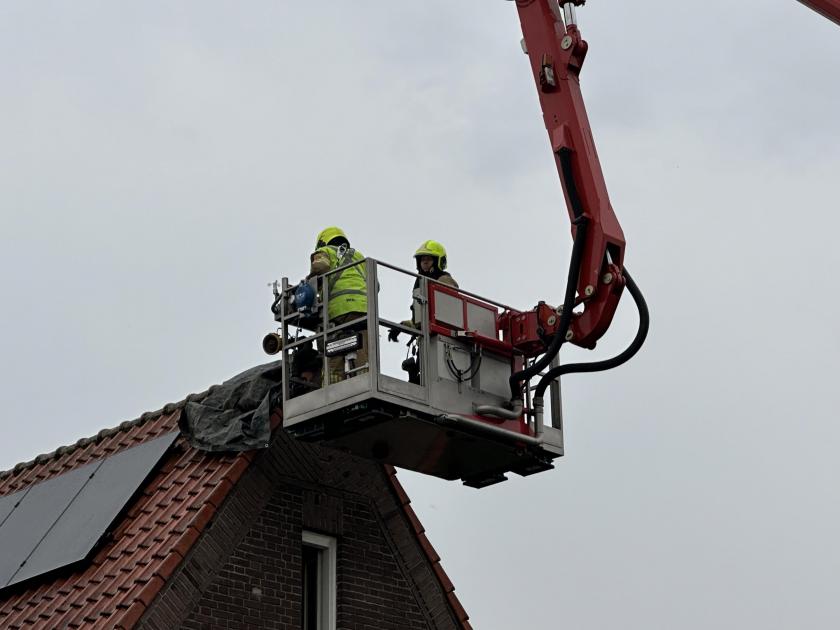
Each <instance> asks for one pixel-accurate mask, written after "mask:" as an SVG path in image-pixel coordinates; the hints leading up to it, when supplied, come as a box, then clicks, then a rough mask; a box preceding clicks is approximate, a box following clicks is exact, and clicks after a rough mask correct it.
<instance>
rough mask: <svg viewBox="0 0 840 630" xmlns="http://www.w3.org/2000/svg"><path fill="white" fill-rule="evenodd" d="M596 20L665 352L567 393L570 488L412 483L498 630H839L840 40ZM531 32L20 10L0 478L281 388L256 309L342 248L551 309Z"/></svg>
mask: <svg viewBox="0 0 840 630" xmlns="http://www.w3.org/2000/svg"><path fill="white" fill-rule="evenodd" d="M579 17H580V21H581V27H582V30H583V33H584V36H585V37H586V39H587V40H588V41H589V43H590V47H591V49H590V54H589V57H588V59H587V63H586V66H585V67H584V74H583V77H582V84H583V88H584V94H585V96H586V98H587V105H588V108H589V113H590V118H591V121H592V125H593V129H594V133H595V138H596V141H597V143H598V148H599V153H600V156H601V160H602V162H603V166H604V171H605V174H606V177H607V182H608V184H609V186H610V191H611V197H612V201H613V205H614V207H615V209H616V212H617V214H618V216H619V218H620V219H621V221H622V224H623V226H624V229H625V233H626V235H627V238H628V249H627V259H626V262H627V265H628V268H630V269H631V270H632V271H633V274H634V277H635V278H636V280H637V281H638V283H639V285H640V286H641V288H642V290H643V291H644V292H645V295H646V297H647V299H648V301H649V303H650V306H651V312H652V317H653V322H652V329H651V335H650V338H649V341H648V343H647V345H646V346H645V348H644V350H643V352H642V353H641V354H640V355H639V356H638V357H637V358H636V359H634V360H633V362H631V363H630V364H628V365H627V366H625V367H623V368H620V369H618V370H615V371H613V372H610V373H606V374H598V375H581V376H573V377H569V378H568V379H566V380H565V381H564V383H563V387H564V412H565V418H566V452H567V455H566V457H564V458H562V459H561V460H559V462H558V464H557V468H556V470H554V471H551V472H549V473H544V474H541V475H537V476H535V477H531V478H528V479H520V478H514V479H512V480H511V481H508V482H506V483H504V484H501V485H499V486H496V487H492V488H489V489H486V490H484V491H481V492H475V491H473V490H470V489H466V488H461V487H460V486H458V485H457V484H454V483H452V484H447V483H445V482H441V481H438V480H434V479H425V478H421V477H420V476H418V475H414V474H411V473H408V472H403V473H401V474H400V478H401V479H402V481H403V483H404V484H405V485H406V486H407V489H408V491H409V494H410V495H411V496H412V498H413V500H414V507H415V508H416V509H417V511H418V513H419V515H420V518H421V520H422V521H423V523H424V524H425V526H426V528H427V532H428V534H429V536H430V538H431V540H432V541H433V543H434V544H435V546H436V548H437V550H438V551H439V553H440V554H441V556H442V557H443V563H444V566H445V567H446V569H447V571H448V572H449V574H450V576H451V577H452V579H453V581H454V583H455V586H456V589H457V593H458V595H459V597H460V598H461V600H462V601H463V603H464V605H465V607H466V609H467V611H468V612H469V613H470V615H471V617H472V620H473V622H474V624H473V625H474V626H475V627H476V628H480V629H481V630H509V629H513V628H558V627H563V628H574V629H584V630H587V629H600V628H639V629H645V630H649V629H658V628H662V629H672V628H681V629H694V628H697V629H699V628H707V627H715V628H763V629H782V628H792V627H809V628H831V627H838V626H840V593H838V584H837V576H838V574H840V548H838V543H837V532H838V531H840V500H839V497H838V480H840V460H838V457H837V452H838V448H840V423H838V417H837V416H838V411H837V410H838V408H840V391H838V386H837V373H838V365H837V363H838V356H840V330H839V329H838V326H837V321H838V317H839V316H840V301H838V299H837V297H836V296H835V295H834V287H835V285H836V282H835V280H834V279H833V271H832V270H833V269H835V268H837V267H838V264H840V253H838V252H839V251H840V250H838V248H837V246H836V243H835V241H836V236H835V235H836V233H837V232H838V230H840V218H838V214H837V210H838V196H840V195H838V173H840V116H838V112H840V81H838V77H840V30H838V28H837V26H835V25H833V24H832V23H830V22H828V21H827V20H825V19H822V18H820V16H818V15H816V14H815V13H813V12H811V11H808V10H807V9H805V8H804V7H803V6H801V5H800V4H799V3H797V2H794V1H793V0H774V1H772V2H771V1H768V0H752V1H744V2H739V3H731V2H722V1H719V0H713V1H712V2H707V3H704V4H703V5H702V6H694V5H692V6H689V5H686V4H685V3H675V2H670V3H666V2H651V1H648V0H639V1H638V2H633V3H629V2H622V3H615V2H613V3H607V2H590V3H588V4H587V6H586V7H584V8H583V9H581V10H580V11H579ZM519 37H520V31H519V25H518V21H517V18H516V15H515V9H514V7H513V5H512V3H508V2H502V1H501V0H496V1H488V0H457V1H451V0H450V1H444V0H427V1H425V2H415V3H393V2H384V1H381V0H376V1H374V0H367V1H365V2H354V3H351V2H337V1H335V2H319V3H303V2H287V1H279V2H273V3H272V2H260V1H254V2H249V3H233V2H194V1H190V2H180V3H170V2H144V3H140V4H137V3H125V2H81V3H80V2H75V3H69V2H44V3H38V4H36V3H30V2H27V3H24V2H8V1H7V2H0V101H2V103H3V115H2V116H1V117H0V280H2V287H3V300H2V303H3V308H2V309H0V330H2V337H0V356H2V357H3V361H2V363H0V383H2V385H0V406H1V407H2V409H3V413H2V419H1V420H0V422H2V424H3V435H4V436H5V439H3V440H2V443H0V469H6V468H9V467H11V466H13V465H14V464H15V463H16V462H19V461H24V460H28V459H31V458H33V457H34V456H35V455H36V454H38V453H41V452H46V451H50V450H52V449H54V448H56V447H57V446H59V445H62V444H69V443H72V442H74V441H75V440H77V439H78V438H80V437H83V436H88V435H92V434H94V433H95V432H96V431H98V430H99V429H101V428H103V427H109V426H114V425H116V424H117V423H118V422H120V421H121V420H124V419H130V418H134V417H137V416H139V415H140V414H141V413H142V412H143V411H147V410H153V409H157V408H160V407H161V406H162V405H163V404H164V403H166V402H169V401H175V400H180V399H182V398H183V397H184V396H185V395H186V394H187V393H189V392H192V391H201V390H204V389H205V388H206V387H207V386H209V385H210V384H213V383H217V382H220V381H222V380H224V379H226V378H228V377H229V376H232V375H233V374H235V373H238V372H240V371H242V370H243V369H246V368H248V367H250V366H252V365H254V364H257V363H261V362H264V361H265V360H266V357H265V355H263V354H262V353H261V350H260V346H259V342H260V339H261V337H262V335H263V334H264V333H265V332H267V331H268V330H271V329H272V321H271V317H270V313H269V312H268V310H267V307H268V303H269V302H270V293H269V290H268V289H267V287H266V286H265V285H266V283H267V282H268V281H270V280H272V279H274V278H276V277H280V276H282V275H288V276H289V277H291V278H292V279H293V280H294V279H297V278H299V277H301V276H302V275H303V274H304V273H305V268H306V260H307V257H308V254H309V250H310V249H311V247H312V244H313V241H314V237H315V234H316V233H317V232H318V230H319V229H320V228H322V227H324V226H326V225H330V224H334V223H337V224H340V225H342V226H343V227H344V228H345V229H346V230H347V231H348V232H349V234H350V236H351V239H352V240H353V242H354V245H356V246H357V247H358V248H359V249H361V250H362V251H363V252H365V253H366V254H369V255H371V256H375V257H377V258H380V259H383V260H387V261H390V262H393V263H397V264H403V265H405V266H410V265H411V258H410V255H411V252H413V250H414V248H415V247H416V246H417V244H418V243H419V242H420V241H422V240H424V239H426V238H435V239H439V240H441V241H443V242H444V243H445V244H446V246H447V248H448V249H449V253H450V262H451V267H452V271H453V273H454V275H455V276H456V277H457V279H458V280H459V282H460V283H461V285H462V286H464V287H465V288H468V289H470V290H473V291H475V292H477V293H480V294H483V295H487V296H488V297H493V298H495V299H498V300H500V301H503V302H506V303H509V304H513V305H517V306H520V307H523V308H525V307H530V306H532V305H533V304H534V303H535V302H536V301H537V300H539V299H545V300H548V301H549V302H555V303H556V302H558V301H560V299H561V293H562V288H563V286H562V284H563V280H564V277H565V271H566V265H567V261H568V254H569V249H570V244H571V239H570V237H569V230H568V220H567V218H566V212H565V209H564V208H563V206H562V196H561V194H560V191H559V185H558V181H557V176H556V173H555V172H554V166H553V162H552V159H551V154H550V151H549V148H548V141H547V138H546V135H545V131H544V129H543V127H542V121H541V117H540V114H539V106H538V103H537V99H536V95H535V91H534V87H533V85H532V81H531V78H530V75H529V71H528V66H527V59H526V58H525V57H524V55H522V53H521V51H520V49H519ZM400 299H401V300H402V302H404V301H405V299H404V297H401V298H400ZM402 302H400V301H399V300H397V302H395V303H396V304H397V305H398V306H400V307H401V306H402ZM635 321H636V320H635V314H634V312H633V309H632V307H631V304H630V302H629V300H628V301H627V303H626V304H623V306H622V308H621V311H620V314H619V317H618V318H617V321H616V323H615V325H614V327H613V329H612V330H611V331H610V334H609V336H608V338H606V339H605V340H604V341H603V343H602V344H601V346H599V348H598V350H597V351H596V352H595V353H589V354H587V353H583V352H582V351H579V352H575V351H571V352H569V353H568V355H567V357H568V358H574V357H577V358H580V357H586V358H587V359H589V358H594V357H604V356H607V355H609V354H610V353H611V352H614V351H617V350H619V349H620V348H622V347H623V345H624V344H625V343H626V342H627V340H629V338H630V337H631V336H632V334H633V330H634V326H635ZM564 352H565V350H564ZM590 355H591V356H590Z"/></svg>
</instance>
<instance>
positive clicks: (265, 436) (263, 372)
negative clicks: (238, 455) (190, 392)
mask: <svg viewBox="0 0 840 630" xmlns="http://www.w3.org/2000/svg"><path fill="white" fill-rule="evenodd" d="M281 374H282V361H275V362H273V363H266V364H265V365H259V366H257V367H255V368H251V369H250V370H247V371H246V372H243V373H242V374H239V375H238V376H234V377H233V378H232V379H229V380H227V381H225V382H224V383H222V384H221V385H218V386H216V387H214V388H211V392H210V394H209V395H208V396H207V397H206V398H204V399H202V400H201V401H200V402H188V403H187V404H186V405H185V406H184V410H183V412H182V413H181V418H180V420H179V421H178V424H179V426H180V429H181V433H183V434H184V436H186V438H187V440H188V441H189V443H190V444H191V445H192V446H193V447H195V448H197V449H200V450H202V451H249V450H251V449H255V448H266V447H268V443H269V438H270V437H271V426H270V424H269V417H270V415H271V411H272V409H274V408H275V407H277V406H278V405H279V404H280V402H281V400H282V396H281Z"/></svg>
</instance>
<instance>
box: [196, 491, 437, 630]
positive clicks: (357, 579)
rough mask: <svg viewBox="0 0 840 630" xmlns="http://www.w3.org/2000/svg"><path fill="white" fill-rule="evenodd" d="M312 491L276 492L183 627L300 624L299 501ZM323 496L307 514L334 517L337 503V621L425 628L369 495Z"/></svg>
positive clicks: (364, 626) (258, 629)
mask: <svg viewBox="0 0 840 630" xmlns="http://www.w3.org/2000/svg"><path fill="white" fill-rule="evenodd" d="M313 494H314V493H313V492H312V491H309V492H305V491H304V489H302V488H299V487H295V486H293V485H291V484H284V485H283V486H282V487H280V488H278V489H277V490H276V491H275V492H274V494H273V495H272V497H271V499H270V500H269V502H268V504H267V505H266V506H265V508H264V509H263V511H262V513H261V514H260V516H259V517H258V518H257V520H256V521H255V522H254V524H253V527H252V528H251V530H250V531H249V532H248V533H247V534H246V536H245V538H244V540H242V542H241V543H240V544H239V545H238V546H237V547H236V549H235V550H234V551H233V553H232V554H231V555H230V557H229V559H228V561H227V563H226V564H225V565H224V567H223V568H222V569H221V571H220V572H219V573H218V574H217V577H216V578H215V579H214V580H213V581H212V582H211V583H210V585H209V586H208V587H207V589H206V590H205V591H204V596H203V597H202V598H201V600H200V601H199V602H198V605H197V606H196V607H195V609H194V610H193V612H192V614H191V615H190V617H189V618H188V619H187V621H186V622H185V623H184V624H183V626H182V627H183V628H184V629H185V630H210V629H215V628H249V629H251V628H252V629H254V630H262V629H266V630H267V629H269V628H272V629H276V628H283V629H286V628H288V629H292V628H299V627H300V618H301V586H300V584H301V569H300V568H301V531H302V529H303V504H304V496H305V495H306V496H307V497H309V498H310V499H311V498H312V497H313ZM328 498H329V501H325V502H324V503H325V504H326V507H325V509H324V510H323V512H324V513H318V512H319V511H318V510H317V508H315V509H313V508H312V507H310V510H309V514H308V519H307V520H309V519H312V520H320V521H322V522H325V521H332V522H333V523H335V522H336V521H335V518H334V516H335V507H336V506H337V505H339V506H340V510H341V511H340V516H341V520H340V522H341V523H342V527H341V528H342V529H343V533H342V534H341V535H339V536H336V538H337V539H338V553H337V556H338V557H337V609H338V610H337V612H338V624H337V626H338V627H339V628H347V629H350V628H352V629H354V630H383V629H386V628H394V629H405V630H426V628H428V627H429V626H428V625H427V623H426V621H425V619H424V617H423V614H422V613H421V611H420V607H419V605H418V603H417V601H416V599H415V597H414V595H413V593H412V590H411V587H410V585H409V583H408V582H407V580H406V579H405V577H404V576H403V575H402V573H401V571H400V568H399V566H398V565H397V562H396V560H395V559H394V556H393V553H392V551H391V548H390V547H389V545H388V542H387V540H386V539H385V536H384V534H383V531H382V528H381V527H380V524H379V522H378V520H377V518H376V516H375V513H374V511H373V510H372V508H371V505H370V503H369V502H368V501H365V500H360V499H354V498H343V500H340V501H336V497H328ZM333 529H335V528H333ZM322 532H323V530H322ZM324 533H328V534H330V535H336V534H337V532H335V531H326V532H324Z"/></svg>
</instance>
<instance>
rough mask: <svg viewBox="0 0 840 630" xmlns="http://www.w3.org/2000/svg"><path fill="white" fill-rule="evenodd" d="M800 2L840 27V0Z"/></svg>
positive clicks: (806, 0) (802, 0)
mask: <svg viewBox="0 0 840 630" xmlns="http://www.w3.org/2000/svg"><path fill="white" fill-rule="evenodd" d="M799 2H801V3H802V4H804V5H805V6H806V7H810V8H812V9H813V10H814V11H816V12H817V13H819V14H820V15H824V16H825V17H827V18H828V19H829V20H831V21H832V22H834V23H835V24H838V25H840V0H799Z"/></svg>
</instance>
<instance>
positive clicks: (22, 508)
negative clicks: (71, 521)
mask: <svg viewBox="0 0 840 630" xmlns="http://www.w3.org/2000/svg"><path fill="white" fill-rule="evenodd" d="M101 463H102V462H95V463H93V464H87V465H86V466H82V467H81V468H77V469H75V470H71V471H70V472H67V473H65V474H63V475H59V476H58V477H53V478H52V479H49V480H47V481H44V482H42V483H39V484H37V485H34V486H32V487H30V488H29V489H28V492H26V491H23V492H26V496H25V497H23V500H22V501H21V502H20V505H18V506H17V508H16V509H15V510H14V511H13V512H12V513H11V514H10V515H9V518H8V519H6V522H5V523H3V527H0V549H2V550H3V553H2V554H0V585H2V586H6V585H8V584H10V583H11V582H12V576H14V574H15V573H16V572H17V570H18V569H19V568H20V566H21V565H22V564H23V563H24V562H25V561H26V558H27V556H28V555H29V554H30V553H31V552H32V550H33V549H35V547H37V546H38V543H40V542H41V539H42V538H43V537H44V536H45V535H46V534H47V532H48V531H49V530H50V528H51V527H52V526H53V523H55V522H56V521H57V520H58V518H59V517H60V516H61V513H62V512H63V511H64V510H65V508H67V506H68V505H70V502H71V501H72V500H73V497H75V496H76V495H77V494H78V493H79V491H80V490H81V489H82V488H83V487H84V485H85V484H86V483H87V481H88V479H89V478H90V476H91V474H92V473H93V471H94V470H96V468H98V467H99V465H100V464H101ZM17 494H21V493H17ZM12 496H14V495H12Z"/></svg>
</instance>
